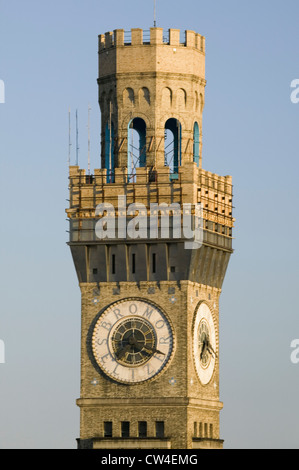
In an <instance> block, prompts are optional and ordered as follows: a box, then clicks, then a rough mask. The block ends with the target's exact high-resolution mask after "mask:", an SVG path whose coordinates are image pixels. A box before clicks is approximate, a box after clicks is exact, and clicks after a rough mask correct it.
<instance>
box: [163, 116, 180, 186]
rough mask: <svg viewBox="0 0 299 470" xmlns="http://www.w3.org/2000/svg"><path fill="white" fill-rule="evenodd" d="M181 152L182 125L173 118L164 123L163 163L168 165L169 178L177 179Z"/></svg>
mask: <svg viewBox="0 0 299 470" xmlns="http://www.w3.org/2000/svg"><path fill="white" fill-rule="evenodd" d="M181 154H182V126H181V124H180V122H179V121H178V120H177V119H175V118H170V119H168V121H166V123H165V148H164V165H165V166H168V167H169V170H170V179H171V180H173V179H178V173H179V166H180V165H181Z"/></svg>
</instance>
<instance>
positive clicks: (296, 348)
mask: <svg viewBox="0 0 299 470" xmlns="http://www.w3.org/2000/svg"><path fill="white" fill-rule="evenodd" d="M291 349H292V350H293V351H292V353H291V362H292V363H293V364H299V339H293V341H292V342H291Z"/></svg>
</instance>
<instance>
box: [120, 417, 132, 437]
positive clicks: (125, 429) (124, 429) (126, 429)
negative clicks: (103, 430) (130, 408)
mask: <svg viewBox="0 0 299 470" xmlns="http://www.w3.org/2000/svg"><path fill="white" fill-rule="evenodd" d="M121 437H123V438H128V437H130V422H129V421H122V423H121Z"/></svg>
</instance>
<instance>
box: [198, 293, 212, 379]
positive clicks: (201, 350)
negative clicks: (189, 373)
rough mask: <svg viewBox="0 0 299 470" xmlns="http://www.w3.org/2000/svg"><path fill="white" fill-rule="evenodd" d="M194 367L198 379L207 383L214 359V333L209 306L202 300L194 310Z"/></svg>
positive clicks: (210, 375) (210, 376)
mask: <svg viewBox="0 0 299 470" xmlns="http://www.w3.org/2000/svg"><path fill="white" fill-rule="evenodd" d="M193 349H194V361H195V368H196V372H197V374H198V377H199V380H200V381H201V383H202V384H203V385H207V384H208V383H209V382H210V380H211V378H212V375H213V372H214V368H215V361H216V356H217V353H216V333H215V326H214V321H213V316H212V313H211V310H210V308H209V306H208V305H207V304H206V303H204V302H202V303H201V304H200V305H199V307H198V309H197V312H196V316H195V322H194V329H193Z"/></svg>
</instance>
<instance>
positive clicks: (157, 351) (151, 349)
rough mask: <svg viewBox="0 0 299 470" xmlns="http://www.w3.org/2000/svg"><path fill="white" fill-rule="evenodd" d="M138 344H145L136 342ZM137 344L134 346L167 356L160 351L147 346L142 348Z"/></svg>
mask: <svg viewBox="0 0 299 470" xmlns="http://www.w3.org/2000/svg"><path fill="white" fill-rule="evenodd" d="M136 343H143V341H136ZM136 343H135V344H134V346H137V347H138V348H139V349H147V350H148V351H151V352H152V353H157V354H162V355H163V356H165V354H164V353H163V352H162V351H159V350H158V349H156V348H153V347H151V346H147V345H146V344H143V345H142V346H140V345H139V344H136Z"/></svg>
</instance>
